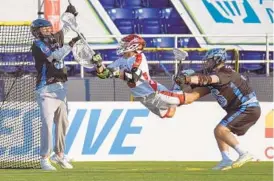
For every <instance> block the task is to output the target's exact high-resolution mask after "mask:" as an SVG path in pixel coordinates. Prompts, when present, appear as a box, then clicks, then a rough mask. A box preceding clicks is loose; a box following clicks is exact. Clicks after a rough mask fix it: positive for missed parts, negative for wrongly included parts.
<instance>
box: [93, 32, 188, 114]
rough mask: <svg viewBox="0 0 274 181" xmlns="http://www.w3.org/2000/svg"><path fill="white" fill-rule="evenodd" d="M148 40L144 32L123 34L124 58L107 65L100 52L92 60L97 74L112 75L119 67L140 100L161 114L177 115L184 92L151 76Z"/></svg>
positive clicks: (121, 46)
mask: <svg viewBox="0 0 274 181" xmlns="http://www.w3.org/2000/svg"><path fill="white" fill-rule="evenodd" d="M145 44H146V43H145V40H144V39H143V38H141V37H140V36H138V35H134V34H132V35H128V36H126V37H124V38H122V40H121V42H120V46H119V48H118V50H117V54H118V55H121V58H119V59H118V60H116V61H114V62H113V63H112V64H110V65H109V66H108V67H107V68H106V67H105V66H104V65H103V64H102V58H101V56H100V54H96V55H95V56H93V58H92V63H94V64H96V65H97V76H98V77H99V78H101V79H105V78H108V77H110V76H111V74H112V73H111V72H113V70H119V75H118V77H119V78H120V79H122V80H124V81H125V82H126V83H127V85H128V87H129V88H130V90H131V93H132V95H133V97H134V100H135V101H140V102H141V103H142V104H143V105H145V106H146V107H147V108H148V109H149V110H150V111H151V112H153V113H154V114H156V115H158V116H160V117H161V118H170V117H173V116H174V114H175V111H176V107H177V106H179V105H182V104H183V103H184V94H178V93H175V92H172V91H169V90H168V89H167V88H166V87H165V86H163V85H161V84H159V83H158V82H156V81H154V80H152V79H151V78H150V75H149V69H148V63H147V59H146V56H145V55H144V53H142V51H143V49H144V48H145Z"/></svg>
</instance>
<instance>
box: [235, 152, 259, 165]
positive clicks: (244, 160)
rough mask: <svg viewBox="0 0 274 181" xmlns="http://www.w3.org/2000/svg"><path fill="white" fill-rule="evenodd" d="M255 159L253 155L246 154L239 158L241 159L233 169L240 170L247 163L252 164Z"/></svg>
mask: <svg viewBox="0 0 274 181" xmlns="http://www.w3.org/2000/svg"><path fill="white" fill-rule="evenodd" d="M253 159H254V157H253V155H251V154H250V153H248V152H246V153H245V154H243V155H241V156H239V158H238V159H237V160H236V161H235V162H234V163H233V164H232V168H239V167H241V166H243V165H244V164H245V163H247V162H250V161H252V160H253Z"/></svg>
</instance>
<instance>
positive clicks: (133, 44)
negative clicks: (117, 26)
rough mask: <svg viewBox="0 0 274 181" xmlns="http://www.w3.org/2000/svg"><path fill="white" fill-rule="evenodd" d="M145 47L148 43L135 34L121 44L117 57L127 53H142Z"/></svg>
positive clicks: (125, 38)
mask: <svg viewBox="0 0 274 181" xmlns="http://www.w3.org/2000/svg"><path fill="white" fill-rule="evenodd" d="M140 45H141V46H140ZM145 46H146V42H145V40H144V39H143V38H142V37H140V36H138V35H135V34H131V35H127V36H125V37H124V38H122V40H121V41H120V42H119V47H118V49H117V55H122V54H124V53H126V52H133V51H137V52H138V51H142V50H143V49H144V48H145Z"/></svg>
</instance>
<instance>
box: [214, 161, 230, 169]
mask: <svg viewBox="0 0 274 181" xmlns="http://www.w3.org/2000/svg"><path fill="white" fill-rule="evenodd" d="M232 163H233V161H232V160H222V161H221V162H220V163H219V164H218V165H216V166H215V167H213V168H212V170H229V169H231V168H232V167H231V165H232Z"/></svg>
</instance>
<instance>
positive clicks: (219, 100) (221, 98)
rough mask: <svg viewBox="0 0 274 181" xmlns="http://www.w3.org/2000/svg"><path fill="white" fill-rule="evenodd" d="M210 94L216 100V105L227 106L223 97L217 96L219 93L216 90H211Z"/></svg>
mask: <svg viewBox="0 0 274 181" xmlns="http://www.w3.org/2000/svg"><path fill="white" fill-rule="evenodd" d="M211 94H212V95H213V97H215V99H217V101H218V103H219V104H220V105H221V106H222V107H225V106H226V105H227V100H226V98H225V97H224V96H222V95H219V94H220V92H219V90H218V89H211Z"/></svg>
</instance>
